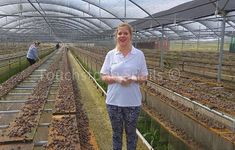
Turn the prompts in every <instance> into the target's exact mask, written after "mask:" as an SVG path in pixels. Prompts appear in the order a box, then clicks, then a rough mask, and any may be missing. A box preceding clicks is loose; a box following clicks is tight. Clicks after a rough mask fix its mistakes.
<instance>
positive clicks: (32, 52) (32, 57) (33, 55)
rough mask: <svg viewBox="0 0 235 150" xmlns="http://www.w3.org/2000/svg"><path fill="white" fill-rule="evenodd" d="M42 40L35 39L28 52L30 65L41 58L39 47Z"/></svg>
mask: <svg viewBox="0 0 235 150" xmlns="http://www.w3.org/2000/svg"><path fill="white" fill-rule="evenodd" d="M39 44H40V42H38V41H35V42H34V43H33V44H32V45H30V47H29V50H28V52H27V60H28V61H29V63H30V65H32V64H34V63H35V62H36V60H40V58H39V57H38V47H39Z"/></svg>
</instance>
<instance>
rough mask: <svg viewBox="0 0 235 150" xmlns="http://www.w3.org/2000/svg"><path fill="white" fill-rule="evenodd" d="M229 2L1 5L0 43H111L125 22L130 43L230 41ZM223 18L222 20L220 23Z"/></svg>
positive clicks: (42, 0) (233, 4) (234, 19)
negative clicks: (224, 38) (161, 39)
mask: <svg viewBox="0 0 235 150" xmlns="http://www.w3.org/2000/svg"><path fill="white" fill-rule="evenodd" d="M234 15H235V1H234V0H148V1H145V0H113V1H110V0H1V1H0V33H1V36H0V38H1V40H26V41H27V40H31V39H39V40H49V41H58V40H60V41H66V42H74V41H84V40H99V39H112V37H113V31H114V29H115V28H116V27H117V25H118V24H119V23H121V22H129V23H130V24H131V25H132V26H133V27H134V31H135V35H134V40H142V39H156V38H159V37H162V36H164V37H166V38H168V39H173V40H174V39H175V40H177V39H198V38H202V39H210V38H218V37H220V36H221V33H222V32H221V29H222V22H223V20H225V33H224V34H225V36H234V30H235V16H234ZM224 18H225V19H224Z"/></svg>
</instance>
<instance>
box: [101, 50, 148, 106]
mask: <svg viewBox="0 0 235 150" xmlns="http://www.w3.org/2000/svg"><path fill="white" fill-rule="evenodd" d="M100 73H101V74H106V75H113V76H132V75H135V76H138V75H141V76H147V75H148V70H147V66H146V61H145V57H144V54H143V52H142V51H140V50H138V49H136V48H134V47H133V46H132V49H131V51H130V53H128V55H127V56H126V57H124V56H123V55H122V53H121V52H119V51H118V50H117V49H113V50H111V51H109V52H108V53H107V55H106V57H105V60H104V63H103V66H102V68H101V70H100ZM141 99H142V96H141V92H140V88H139V84H138V83H135V82H133V83H131V84H129V85H127V86H122V85H121V84H119V83H113V84H109V85H108V91H107V97H106V103H107V104H109V105H115V106H121V107H129V106H140V105H141Z"/></svg>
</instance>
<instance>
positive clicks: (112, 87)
mask: <svg viewBox="0 0 235 150" xmlns="http://www.w3.org/2000/svg"><path fill="white" fill-rule="evenodd" d="M132 32H133V29H132V27H131V26H130V25H129V24H127V23H122V24H120V25H119V26H118V27H117V29H116V31H115V33H114V34H115V39H116V47H115V49H113V50H111V51H109V52H108V53H107V55H106V57H105V60H104V63H103V66H102V68H101V71H100V73H101V78H102V80H103V81H105V82H106V83H108V91H107V97H106V104H107V110H108V114H109V118H110V121H111V125H112V130H113V150H121V149H122V137H123V129H125V132H126V142H127V150H135V149H136V144H137V135H136V126H137V120H138V116H139V113H140V106H141V99H142V96H141V92H140V88H139V84H140V83H144V82H145V81H146V80H147V75H148V71H147V67H146V61H145V57H144V54H143V52H142V51H140V50H138V49H136V48H135V47H133V46H132V42H131V41H132Z"/></svg>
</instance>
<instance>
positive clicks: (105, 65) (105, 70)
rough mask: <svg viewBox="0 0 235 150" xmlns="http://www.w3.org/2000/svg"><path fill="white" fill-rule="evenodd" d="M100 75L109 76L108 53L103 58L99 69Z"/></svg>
mask: <svg viewBox="0 0 235 150" xmlns="http://www.w3.org/2000/svg"><path fill="white" fill-rule="evenodd" d="M100 73H101V74H106V75H110V53H107V55H106V56H105V60H104V63H103V65H102V67H101V70H100Z"/></svg>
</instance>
